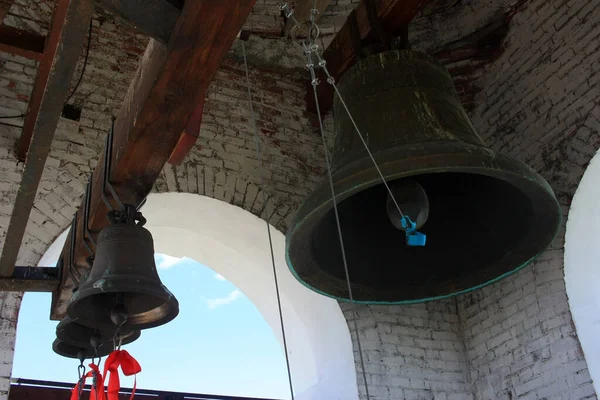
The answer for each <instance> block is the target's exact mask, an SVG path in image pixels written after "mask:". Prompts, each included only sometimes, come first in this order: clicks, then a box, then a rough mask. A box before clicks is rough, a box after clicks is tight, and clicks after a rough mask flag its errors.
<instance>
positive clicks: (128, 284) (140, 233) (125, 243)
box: [67, 224, 179, 330]
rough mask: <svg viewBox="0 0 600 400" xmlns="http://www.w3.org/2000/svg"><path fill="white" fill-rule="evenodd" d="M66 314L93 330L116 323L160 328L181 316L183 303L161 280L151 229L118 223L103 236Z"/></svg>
mask: <svg viewBox="0 0 600 400" xmlns="http://www.w3.org/2000/svg"><path fill="white" fill-rule="evenodd" d="M67 313H68V314H69V316H71V317H72V318H73V319H76V320H77V322H78V323H80V324H83V325H86V326H89V327H94V328H102V327H105V326H107V325H111V324H113V325H122V326H123V327H126V328H128V329H130V330H131V329H135V330H139V329H147V328H153V327H156V326H160V325H163V324H166V323H167V322H169V321H171V320H173V319H174V318H175V317H176V316H177V314H178V313H179V303H178V302H177V299H176V298H175V296H173V294H172V293H171V292H170V291H169V290H168V289H167V288H166V287H165V286H164V285H163V284H162V282H161V280H160V278H159V276H158V272H157V270H156V264H155V263H154V242H153V240H152V235H151V234H150V232H149V231H148V230H147V229H145V228H143V227H141V226H139V225H135V224H116V225H110V226H108V227H106V228H104V229H103V230H102V231H101V232H100V234H99V235H98V240H97V246H96V257H95V259H94V264H93V266H92V269H91V271H90V274H89V276H88V278H87V280H86V281H85V282H83V283H82V284H81V285H80V287H79V289H78V290H77V291H76V292H75V293H74V294H73V297H72V298H71V301H70V303H69V306H68V307H67Z"/></svg>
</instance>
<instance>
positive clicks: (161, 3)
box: [94, 0, 181, 43]
mask: <svg viewBox="0 0 600 400" xmlns="http://www.w3.org/2000/svg"><path fill="white" fill-rule="evenodd" d="M94 1H95V3H96V5H98V6H99V7H101V8H104V9H105V10H106V11H108V12H110V13H112V14H114V15H115V16H116V17H117V18H119V19H121V20H125V21H128V22H130V23H132V24H133V25H134V26H135V27H136V28H137V29H138V30H139V31H140V32H142V33H144V34H146V35H148V36H150V37H151V38H153V39H156V40H158V41H159V42H161V43H168V42H169V38H170V37H171V32H173V28H174V27H175V23H176V22H177V18H179V14H180V13H181V10H180V9H178V8H177V7H175V6H174V5H173V4H172V3H171V2H169V1H167V0H150V1H149V0H94Z"/></svg>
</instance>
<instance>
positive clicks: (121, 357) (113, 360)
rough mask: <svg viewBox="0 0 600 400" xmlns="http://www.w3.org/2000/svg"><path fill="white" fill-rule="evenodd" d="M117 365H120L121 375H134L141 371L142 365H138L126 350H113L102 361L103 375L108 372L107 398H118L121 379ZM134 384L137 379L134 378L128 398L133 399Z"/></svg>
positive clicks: (116, 399) (110, 399)
mask: <svg viewBox="0 0 600 400" xmlns="http://www.w3.org/2000/svg"><path fill="white" fill-rule="evenodd" d="M119 367H121V370H122V371H123V375H125V376H131V375H135V374H137V373H138V372H141V371H142V367H141V366H140V364H139V363H138V362H137V360H136V359H135V358H133V357H132V356H131V355H130V354H129V353H128V352H127V351H125V350H115V351H113V352H112V353H111V354H110V355H109V356H108V358H107V359H106V361H105V362H104V377H105V378H106V377H107V373H108V372H110V379H108V391H107V397H108V400H118V399H119V390H120V389H121V381H120V379H119V371H118V369H119ZM136 385H137V380H135V379H134V381H133V390H132V391H131V397H130V399H133V396H134V395H135V388H136Z"/></svg>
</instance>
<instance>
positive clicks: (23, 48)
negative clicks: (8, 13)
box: [0, 3, 46, 61]
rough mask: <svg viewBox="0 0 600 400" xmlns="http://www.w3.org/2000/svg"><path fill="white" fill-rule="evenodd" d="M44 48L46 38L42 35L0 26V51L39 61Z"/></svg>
mask: <svg viewBox="0 0 600 400" xmlns="http://www.w3.org/2000/svg"><path fill="white" fill-rule="evenodd" d="M0 4H3V3H0ZM0 11H2V10H0ZM45 46H46V37H45V36H43V35H39V34H37V33H33V32H27V31H24V30H21V29H18V28H14V27H12V26H7V25H0V51H4V52H6V53H11V54H14V55H17V56H21V57H26V58H31V59H33V60H37V61H40V60H41V59H42V58H43V55H44V48H45Z"/></svg>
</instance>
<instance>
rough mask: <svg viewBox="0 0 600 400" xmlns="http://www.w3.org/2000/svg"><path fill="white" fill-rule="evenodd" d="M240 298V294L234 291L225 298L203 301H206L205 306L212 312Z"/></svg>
mask: <svg viewBox="0 0 600 400" xmlns="http://www.w3.org/2000/svg"><path fill="white" fill-rule="evenodd" d="M240 297H242V292H240V291H239V290H237V289H236V290H234V291H233V292H231V293H229V294H228V295H227V296H225V297H218V298H216V299H205V300H204V301H206V305H207V306H208V308H209V309H211V310H213V309H215V308H217V307H220V306H224V305H226V304H229V303H233V302H234V301H236V300H237V299H239V298H240Z"/></svg>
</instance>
